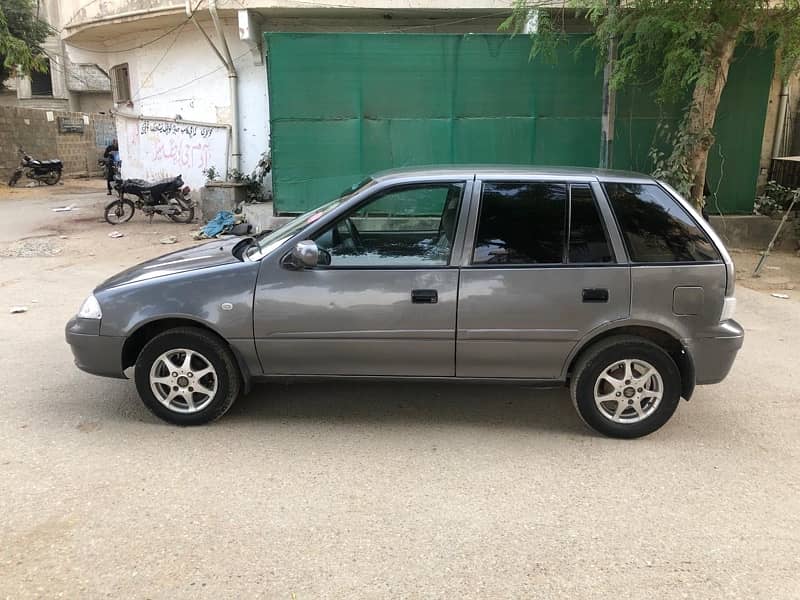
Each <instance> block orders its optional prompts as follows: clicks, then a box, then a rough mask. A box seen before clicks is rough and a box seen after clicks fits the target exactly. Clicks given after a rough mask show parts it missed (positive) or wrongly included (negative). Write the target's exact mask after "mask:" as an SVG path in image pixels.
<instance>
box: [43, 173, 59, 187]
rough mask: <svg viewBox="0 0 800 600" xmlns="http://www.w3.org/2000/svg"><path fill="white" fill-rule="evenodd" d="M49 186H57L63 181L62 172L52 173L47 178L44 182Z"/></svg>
mask: <svg viewBox="0 0 800 600" xmlns="http://www.w3.org/2000/svg"><path fill="white" fill-rule="evenodd" d="M42 181H44V182H45V183H46V184H47V185H55V184H57V183H58V182H59V181H61V171H50V172H49V173H48V174H47V176H46V177H45V178H44V179H43V180H42Z"/></svg>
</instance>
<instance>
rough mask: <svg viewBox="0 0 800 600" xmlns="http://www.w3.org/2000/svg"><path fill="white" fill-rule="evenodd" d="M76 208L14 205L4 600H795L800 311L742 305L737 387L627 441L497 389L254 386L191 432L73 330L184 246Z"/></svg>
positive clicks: (4, 267)
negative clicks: (83, 366)
mask: <svg viewBox="0 0 800 600" xmlns="http://www.w3.org/2000/svg"><path fill="white" fill-rule="evenodd" d="M81 185H85V187H86V189H87V190H90V191H81V189H80V187H79V186H78V187H76V186H75V184H72V183H70V184H69V185H68V186H64V187H62V188H55V189H54V190H53V191H52V192H50V191H47V190H45V191H42V190H35V191H20V193H14V194H11V195H8V192H7V191H4V192H3V194H6V195H4V196H2V197H0V365H2V368H1V369H0V598H5V597H8V598H36V597H46V598H52V597H64V598H79V597H101V596H104V597H105V596H109V597H123V598H189V597H190V598H237V597H241V598H251V597H264V598H286V599H291V598H298V599H299V598H320V597H322V598H360V597H371V598H377V597H381V598H389V597H411V598H448V599H450V598H461V597H470V598H511V597H517V598H522V597H525V598H548V599H549V598H569V599H578V598H581V599H583V598H615V599H616V598H619V599H625V598H647V599H654V598H669V599H674V598H684V597H685V598H698V599H708V598H743V599H745V598H746V599H752V598H764V599H796V598H798V597H800V427H798V424H799V423H800V392H798V391H797V385H796V381H797V377H796V373H797V370H798V356H800V334H799V333H798V332H800V291H788V292H786V293H787V294H789V295H790V296H792V297H791V298H790V299H788V300H780V299H776V298H773V297H771V296H770V294H769V291H754V290H751V289H747V288H746V287H744V286H743V285H739V287H738V293H737V295H738V298H739V312H738V318H739V319H740V321H741V322H742V324H743V325H744V327H745V329H746V330H747V338H746V340H745V346H744V349H743V350H742V353H741V354H740V356H739V360H738V362H737V364H736V365H735V367H734V371H733V373H732V375H731V376H730V377H729V378H728V379H727V380H726V381H725V382H724V383H723V384H721V385H718V386H715V387H706V388H699V389H698V391H697V392H696V394H695V397H694V398H693V400H692V401H691V402H689V403H685V402H684V403H681V405H680V407H679V408H678V412H677V413H676V415H675V417H674V418H673V419H672V421H671V422H670V423H668V424H667V426H665V427H664V428H663V429H662V430H661V431H659V432H657V433H655V434H653V435H651V436H649V437H647V438H644V439H640V440H636V441H617V440H610V439H604V438H600V437H598V436H596V435H593V434H591V433H589V432H588V431H586V430H585V429H584V428H583V426H582V425H581V423H580V421H579V419H578V417H577V416H576V415H575V413H574V411H573V408H572V405H571V403H570V401H569V398H568V395H567V393H566V391H565V390H561V389H558V390H544V391H542V390H534V389H528V388H524V387H502V386H496V385H444V384H436V385H432V384H410V383H409V384H389V383H387V384H381V383H369V384H364V383H352V384H347V383H336V384H331V383H324V384H323V383H315V384H293V385H289V386H286V385H261V386H258V387H256V388H255V390H254V391H253V392H252V393H251V394H250V395H249V396H248V397H247V398H245V399H243V400H242V401H240V402H239V403H237V404H236V405H234V407H233V408H232V409H231V411H230V413H229V414H228V415H227V416H225V417H224V418H223V419H222V420H221V421H219V422H218V423H216V424H214V425H212V426H208V427H201V428H192V429H179V428H176V427H171V426H168V425H165V424H163V423H161V422H160V421H158V420H156V419H155V418H154V417H153V416H151V415H150V413H148V412H147V411H146V409H145V408H144V407H143V405H142V404H141V402H140V401H139V400H138V397H137V396H136V392H135V389H134V386H133V383H132V382H130V381H116V380H108V379H100V378H96V377H92V376H90V375H87V374H84V373H82V372H80V371H78V370H77V369H76V368H75V367H74V366H73V364H72V358H71V355H70V352H69V348H68V347H67V345H66V343H65V342H64V335H63V326H64V323H65V322H66V320H67V319H68V318H69V317H70V316H71V315H72V314H73V313H74V312H75V311H76V309H77V308H78V306H79V304H80V302H81V301H82V300H83V298H84V297H85V296H86V295H87V294H88V293H89V292H90V291H91V289H92V287H93V286H94V285H95V284H96V283H98V282H99V281H100V280H101V279H102V278H104V277H106V276H108V275H111V274H112V273H114V272H116V271H117V270H119V269H120V268H122V267H123V266H127V265H130V264H131V263H133V262H137V261H140V260H143V259H145V258H147V257H149V256H154V255H157V254H160V253H162V252H166V251H169V250H172V249H175V248H177V247H181V246H183V245H189V244H191V243H194V242H192V241H191V240H190V236H189V230H190V229H191V227H187V226H181V225H175V224H172V223H170V222H168V221H167V220H166V219H163V218H161V217H156V218H155V219H154V220H153V223H152V224H149V223H148V222H147V219H146V218H145V217H144V216H142V215H141V214H140V213H137V215H136V216H135V217H134V221H133V222H132V223H130V224H127V225H123V226H121V227H119V228H118V229H119V230H120V231H122V232H123V233H125V237H123V238H120V239H111V238H109V237H108V235H107V234H108V233H109V232H110V231H111V230H112V228H111V227H110V226H108V225H106V224H105V223H102V224H101V223H99V222H97V221H98V219H99V218H101V208H102V204H103V203H104V202H105V200H106V196H105V195H104V193H103V192H102V190H101V186H102V182H85V184H81ZM70 186H73V187H72V188H70ZM53 193H56V194H58V195H53ZM73 203H74V204H76V206H77V208H78V210H77V211H73V212H70V213H53V212H52V211H51V210H50V209H51V208H53V207H57V206H63V205H69V204H73ZM40 228H41V230H40ZM167 235H178V237H179V242H178V244H177V245H172V246H164V245H161V244H159V240H160V239H161V238H163V237H165V236H167ZM31 236H45V237H31ZM23 237H25V238H27V239H25V240H23V241H22V242H20V241H17V240H19V239H20V238H23ZM26 244H27V245H26ZM26 248H27V249H28V251H26ZM29 253H34V254H36V253H38V254H40V256H32V257H27V256H20V255H25V254H29ZM41 254H45V255H44V256H42V255H41ZM747 260H750V259H747ZM781 260H783V262H782V263H780V264H783V265H787V264H790V263H791V264H793V262H792V257H783V259H781ZM795 260H796V262H798V263H800V258H798V259H795ZM776 264H777V263H776ZM784 268H786V269H788V268H789V267H784ZM794 268H797V267H794ZM773 274H774V273H773ZM14 305H25V306H27V307H28V308H29V310H28V312H26V313H23V314H14V315H12V314H10V313H9V308H10V307H11V306H14Z"/></svg>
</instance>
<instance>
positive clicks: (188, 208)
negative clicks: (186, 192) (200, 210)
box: [167, 194, 194, 223]
mask: <svg viewBox="0 0 800 600" xmlns="http://www.w3.org/2000/svg"><path fill="white" fill-rule="evenodd" d="M175 200H176V201H177V202H178V205H179V206H180V207H181V212H179V213H178V214H174V213H173V214H169V215H167V216H168V217H169V218H170V219H171V220H173V221H175V222H176V223H191V222H192V221H194V203H193V202H191V201H189V202H187V201H186V200H185V199H184V197H183V194H177V195H176V196H175Z"/></svg>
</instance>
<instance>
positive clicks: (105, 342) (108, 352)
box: [65, 317, 126, 379]
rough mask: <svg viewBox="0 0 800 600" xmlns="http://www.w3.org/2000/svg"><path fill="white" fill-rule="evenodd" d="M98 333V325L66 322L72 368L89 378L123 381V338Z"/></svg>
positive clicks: (89, 322)
mask: <svg viewBox="0 0 800 600" xmlns="http://www.w3.org/2000/svg"><path fill="white" fill-rule="evenodd" d="M99 330H100V322H99V321H93V320H90V319H78V318H76V317H73V318H72V319H70V320H69V322H68V323H67V327H66V331H65V335H66V338H67V343H68V344H69V345H70V348H71V349H72V355H73V356H74V357H75V366H77V367H78V368H79V369H80V370H81V371H86V372H87V373H91V374H92V375H100V376H102V377H115V378H117V379H126V377H125V374H124V373H123V371H122V346H123V344H124V343H125V338H124V337H111V336H106V335H99ZM95 331H96V332H97V333H96V332H95Z"/></svg>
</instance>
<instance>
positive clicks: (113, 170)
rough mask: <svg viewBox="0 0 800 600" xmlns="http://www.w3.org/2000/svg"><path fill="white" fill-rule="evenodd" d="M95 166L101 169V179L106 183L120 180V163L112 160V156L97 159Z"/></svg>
mask: <svg viewBox="0 0 800 600" xmlns="http://www.w3.org/2000/svg"><path fill="white" fill-rule="evenodd" d="M97 166H98V167H102V168H103V177H104V178H105V179H106V180H107V181H120V180H121V179H122V174H121V172H120V169H121V168H122V163H121V162H119V161H118V160H114V157H113V156H109V157H107V158H99V159H97Z"/></svg>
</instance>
